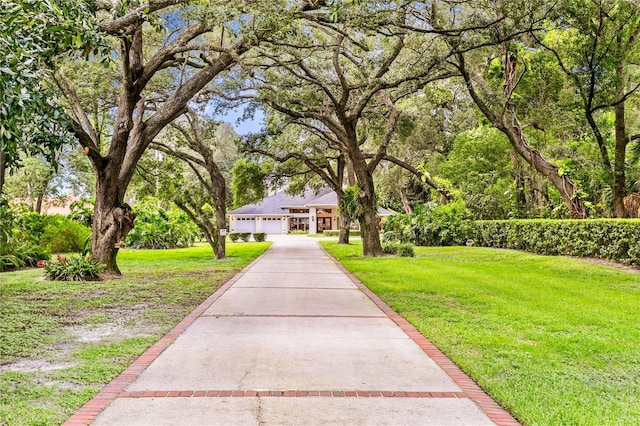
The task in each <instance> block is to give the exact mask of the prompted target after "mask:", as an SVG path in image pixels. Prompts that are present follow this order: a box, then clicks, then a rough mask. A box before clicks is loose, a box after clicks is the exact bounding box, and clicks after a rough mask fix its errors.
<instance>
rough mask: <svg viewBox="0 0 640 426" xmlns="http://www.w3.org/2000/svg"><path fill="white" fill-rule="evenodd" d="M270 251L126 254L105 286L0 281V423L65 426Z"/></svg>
mask: <svg viewBox="0 0 640 426" xmlns="http://www.w3.org/2000/svg"><path fill="white" fill-rule="evenodd" d="M269 245H270V243H237V244H233V243H229V244H228V245H227V255H228V257H229V258H228V259H226V260H222V261H216V260H214V259H213V258H212V253H211V248H210V247H209V246H208V245H198V246H196V247H192V248H188V249H177V250H157V251H153V250H139V251H137V250H123V251H121V252H120V254H119V255H118V264H119V266H120V268H121V270H122V272H123V274H124V277H123V278H121V279H114V280H108V281H101V282H52V281H43V280H42V279H41V277H42V270H37V269H31V270H23V271H17V272H10V273H3V274H1V275H0V318H1V319H0V424H2V425H36V424H37V425H58V424H61V423H62V422H64V421H65V420H66V419H67V418H68V417H69V416H70V415H71V414H73V413H74V412H75V411H76V410H77V409H78V408H79V407H81V406H82V405H83V404H84V403H85V402H87V401H88V400H89V399H91V398H92V397H93V396H94V395H95V394H96V393H97V392H98V391H99V390H100V389H101V388H102V387H103V386H104V385H105V384H106V383H108V382H109V381H111V380H112V379H113V378H114V377H116V376H117V375H118V374H119V373H120V372H121V371H123V370H124V369H125V368H127V367H128V366H129V365H130V364H131V363H132V362H133V361H134V360H135V359H136V358H137V357H138V356H139V355H140V354H141V353H142V352H144V351H145V350H146V349H147V348H148V347H149V346H151V345H152V344H153V343H154V342H155V341H157V340H158V339H159V338H160V337H161V336H163V335H164V334H165V333H166V332H168V331H169V330H170V329H171V328H173V327H174V326H175V325H176V324H177V323H178V322H180V320H182V318H184V317H185V316H187V315H188V314H189V312H191V311H192V310H193V309H194V308H195V307H196V306H198V305H199V304H200V303H201V302H203V301H204V300H205V299H206V298H207V297H208V296H210V295H211V294H212V293H213V292H215V290H216V289H218V288H219V287H220V286H221V285H222V284H223V283H224V282H225V281H227V280H228V279H229V278H231V277H233V276H234V275H235V274H236V273H237V272H238V271H240V270H241V269H242V268H243V267H244V266H246V265H248V264H249V263H250V262H251V261H252V260H253V259H255V258H256V257H258V256H259V255H260V254H262V253H263V252H264V251H265V250H266V249H267V248H268V247H269Z"/></svg>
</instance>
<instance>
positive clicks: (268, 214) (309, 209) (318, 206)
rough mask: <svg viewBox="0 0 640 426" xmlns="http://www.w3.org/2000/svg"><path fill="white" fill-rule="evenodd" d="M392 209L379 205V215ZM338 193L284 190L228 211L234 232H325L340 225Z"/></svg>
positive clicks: (324, 189)
mask: <svg viewBox="0 0 640 426" xmlns="http://www.w3.org/2000/svg"><path fill="white" fill-rule="evenodd" d="M391 214H392V213H391V212H390V211H388V210H385V209H379V210H378V215H379V216H389V215H391ZM339 215H340V214H339V212H338V196H337V194H336V193H335V191H333V190H331V188H323V189H321V190H319V191H315V190H307V191H305V192H304V193H303V194H300V195H290V194H287V193H286V192H284V191H280V192H277V193H276V194H274V195H271V196H269V197H266V198H263V199H262V200H261V201H259V202H257V203H255V204H247V205H245V206H242V207H240V208H238V209H235V210H232V211H230V212H228V213H227V217H228V218H229V231H230V232H264V233H266V234H288V233H289V232H290V231H304V232H308V233H309V234H321V233H322V231H324V230H331V229H338V216H339Z"/></svg>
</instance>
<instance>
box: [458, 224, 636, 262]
mask: <svg viewBox="0 0 640 426" xmlns="http://www.w3.org/2000/svg"><path fill="white" fill-rule="evenodd" d="M471 224H472V228H471V229H470V230H469V231H470V232H469V234H468V235H469V236H470V238H472V239H473V240H474V243H475V244H476V245H479V246H483V247H496V248H507V249H515V250H524V251H528V252H532V253H538V254H550V255H566V256H580V257H596V258H600V259H605V260H610V261H613V262H620V263H625V264H628V265H633V266H640V221H638V220H621V219H594V220H550V219H539V220H506V221H505V220H497V221H477V222H472V223H471Z"/></svg>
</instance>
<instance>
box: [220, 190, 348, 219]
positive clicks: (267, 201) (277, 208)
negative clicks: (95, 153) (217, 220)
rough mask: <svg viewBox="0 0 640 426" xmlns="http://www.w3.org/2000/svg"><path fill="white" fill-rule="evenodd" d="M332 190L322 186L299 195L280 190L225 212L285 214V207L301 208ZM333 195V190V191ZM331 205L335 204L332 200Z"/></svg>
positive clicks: (236, 213) (234, 213)
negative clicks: (253, 202)
mask: <svg viewBox="0 0 640 426" xmlns="http://www.w3.org/2000/svg"><path fill="white" fill-rule="evenodd" d="M331 192H333V191H332V190H331V188H322V189H320V190H319V191H317V192H316V191H315V190H312V189H310V190H307V191H305V192H304V193H303V194H301V195H291V194H287V193H286V192H284V191H280V192H277V193H275V194H274V195H271V196H269V197H266V198H263V199H262V200H260V201H259V202H257V203H255V204H247V205H245V206H242V207H240V208H238V209H235V210H232V211H230V212H228V213H227V214H229V215H231V214H233V215H268V214H274V215H275V214H286V213H288V212H287V211H286V210H285V209H288V208H303V207H305V206H306V205H308V204H309V203H310V202H312V201H313V200H315V199H317V198H323V197H324V196H325V195H327V194H329V193H331ZM334 195H335V192H334ZM333 205H337V202H334V203H333Z"/></svg>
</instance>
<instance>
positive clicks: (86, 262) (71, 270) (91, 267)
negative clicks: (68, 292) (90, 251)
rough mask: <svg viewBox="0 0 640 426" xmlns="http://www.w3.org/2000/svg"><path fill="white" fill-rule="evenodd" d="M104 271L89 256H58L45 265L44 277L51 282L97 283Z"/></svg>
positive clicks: (103, 268) (102, 266) (102, 267)
mask: <svg viewBox="0 0 640 426" xmlns="http://www.w3.org/2000/svg"><path fill="white" fill-rule="evenodd" d="M104 270H105V265H103V264H101V263H98V261H97V260H96V259H94V258H93V257H92V256H91V255H87V256H67V257H64V256H60V255H58V256H57V257H56V258H55V259H54V260H51V261H49V262H47V263H46V264H45V267H44V276H45V277H46V278H47V279H48V280H51V281H97V280H99V279H100V276H101V275H102V273H103V272H104Z"/></svg>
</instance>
